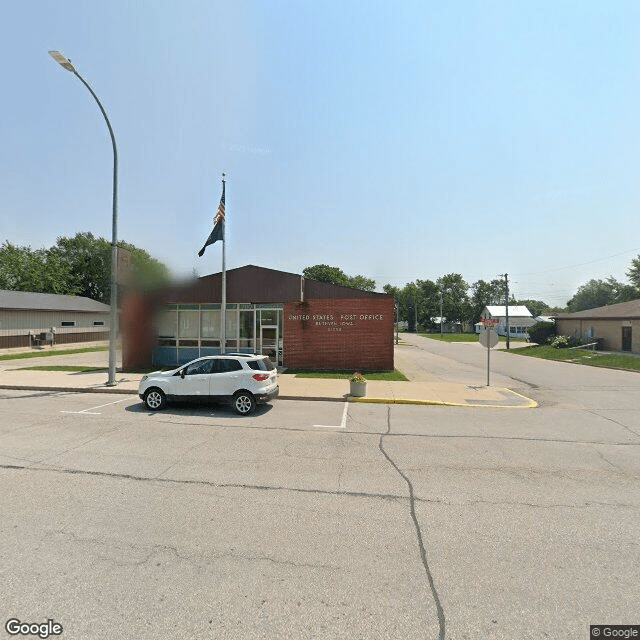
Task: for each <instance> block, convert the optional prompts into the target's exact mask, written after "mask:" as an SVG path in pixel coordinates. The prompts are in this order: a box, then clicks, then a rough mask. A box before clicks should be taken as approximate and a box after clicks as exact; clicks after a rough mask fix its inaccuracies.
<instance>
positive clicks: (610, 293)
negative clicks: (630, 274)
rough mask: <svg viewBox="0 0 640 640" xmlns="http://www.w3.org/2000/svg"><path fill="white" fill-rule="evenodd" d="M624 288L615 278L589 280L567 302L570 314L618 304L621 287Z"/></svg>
mask: <svg viewBox="0 0 640 640" xmlns="http://www.w3.org/2000/svg"><path fill="white" fill-rule="evenodd" d="M617 285H619V286H617ZM623 286H624V285H622V283H619V282H617V281H616V280H615V279H614V278H608V279H607V280H595V279H592V280H589V282H587V283H586V284H583V285H582V286H581V287H578V291H576V293H575V294H574V295H573V297H572V298H571V300H569V301H568V302H567V309H568V310H569V311H570V312H575V311H583V310H584V309H595V308H596V307H604V306H606V305H609V304H615V303H616V302H618V300H617V298H616V295H617V293H618V292H619V290H620V287H623Z"/></svg>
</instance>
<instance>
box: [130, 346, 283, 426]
mask: <svg viewBox="0 0 640 640" xmlns="http://www.w3.org/2000/svg"><path fill="white" fill-rule="evenodd" d="M278 393H279V387H278V372H277V370H276V368H275V367H274V366H273V363H272V362H271V360H269V358H268V357H267V356H260V355H251V354H249V355H247V354H234V355H220V356H207V357H204V358H198V359H197V360H192V361H191V362H188V363H187V364H184V365H182V366H180V367H177V368H175V369H172V370H171V371H155V372H154V373H150V374H149V375H146V376H143V378H142V380H140V386H139V387H138V395H139V396H140V398H141V399H142V400H143V402H144V403H145V405H146V406H147V408H148V409H151V411H159V410H160V409H164V407H165V406H166V404H167V402H170V401H172V400H200V401H208V400H218V401H222V402H228V403H230V404H231V405H232V406H233V408H234V410H235V411H236V413H239V414H240V415H243V416H244V415H248V414H250V413H251V412H252V411H253V410H254V409H255V408H256V404H258V403H263V402H269V401H270V400H273V399H274V398H277V397H278Z"/></svg>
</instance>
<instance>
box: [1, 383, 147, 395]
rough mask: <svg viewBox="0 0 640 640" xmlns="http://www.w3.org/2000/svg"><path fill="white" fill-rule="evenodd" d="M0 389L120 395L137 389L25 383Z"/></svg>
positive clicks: (134, 393)
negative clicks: (50, 385)
mask: <svg viewBox="0 0 640 640" xmlns="http://www.w3.org/2000/svg"><path fill="white" fill-rule="evenodd" d="M0 389H10V390H12V391H64V392H67V393H118V394H120V395H131V396H137V395H138V392H137V391H130V390H129V389H117V388H116V387H97V388H95V389H90V388H87V387H34V386H33V385H27V384H0Z"/></svg>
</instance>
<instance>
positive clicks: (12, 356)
mask: <svg viewBox="0 0 640 640" xmlns="http://www.w3.org/2000/svg"><path fill="white" fill-rule="evenodd" d="M108 350H109V347H86V348H84V349H64V350H60V351H38V352H33V351H27V352H26V353H7V354H5V355H2V356H0V360H26V359H28V358H48V357H49V356H67V355H70V354H73V353H92V352H94V351H108Z"/></svg>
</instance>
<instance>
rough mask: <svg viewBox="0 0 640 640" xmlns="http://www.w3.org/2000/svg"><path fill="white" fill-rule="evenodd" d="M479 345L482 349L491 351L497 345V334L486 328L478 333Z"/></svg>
mask: <svg viewBox="0 0 640 640" xmlns="http://www.w3.org/2000/svg"><path fill="white" fill-rule="evenodd" d="M480 344H481V345H482V346H483V347H488V348H489V349H493V347H495V346H496V345H497V344H498V334H497V333H496V332H495V331H494V330H493V329H489V328H487V329H486V330H485V331H481V332H480Z"/></svg>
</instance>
